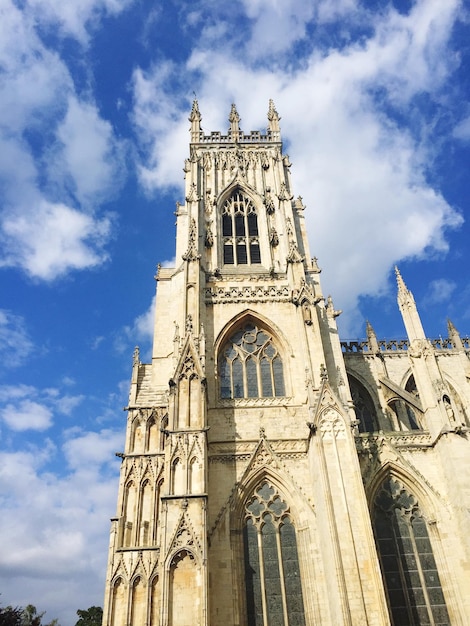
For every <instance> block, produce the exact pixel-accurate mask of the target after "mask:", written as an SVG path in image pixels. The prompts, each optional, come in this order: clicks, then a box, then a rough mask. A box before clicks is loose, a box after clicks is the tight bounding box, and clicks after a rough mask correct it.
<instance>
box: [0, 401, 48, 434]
mask: <svg viewBox="0 0 470 626" xmlns="http://www.w3.org/2000/svg"><path fill="white" fill-rule="evenodd" d="M0 418H1V419H2V420H3V421H4V422H5V423H6V424H7V425H8V426H9V427H10V428H11V429H12V430H16V431H24V430H39V431H43V430H47V429H48V428H49V427H50V426H52V411H51V410H50V409H48V408H47V407H46V406H44V405H43V404H38V403H37V402H32V401H31V400H22V401H21V402H19V403H18V404H16V405H13V404H7V405H6V406H5V407H3V408H2V409H1V410H0Z"/></svg>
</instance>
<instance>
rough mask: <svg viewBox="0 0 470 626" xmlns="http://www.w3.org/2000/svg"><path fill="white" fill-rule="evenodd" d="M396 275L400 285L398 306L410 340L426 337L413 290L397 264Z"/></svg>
mask: <svg viewBox="0 0 470 626" xmlns="http://www.w3.org/2000/svg"><path fill="white" fill-rule="evenodd" d="M395 275H396V277H397V285H398V294H397V301H398V306H399V307H400V311H401V315H402V317H403V322H404V324H405V329H406V334H407V335H408V339H409V340H410V342H411V341H414V340H415V339H426V335H425V334H424V330H423V325H422V324H421V318H420V317H419V313H418V309H417V307H416V302H415V299H414V297H413V294H412V293H411V291H410V290H409V289H408V288H407V286H406V285H405V281H404V280H403V278H402V276H401V274H400V270H399V269H398V267H397V266H395Z"/></svg>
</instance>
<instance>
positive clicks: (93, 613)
mask: <svg viewBox="0 0 470 626" xmlns="http://www.w3.org/2000/svg"><path fill="white" fill-rule="evenodd" d="M77 615H78V617H79V618H80V619H79V620H78V621H77V623H76V624H75V626H101V622H102V621H103V609H102V608H101V607H100V606H90V608H89V609H86V611H85V610H81V609H79V610H78V611H77Z"/></svg>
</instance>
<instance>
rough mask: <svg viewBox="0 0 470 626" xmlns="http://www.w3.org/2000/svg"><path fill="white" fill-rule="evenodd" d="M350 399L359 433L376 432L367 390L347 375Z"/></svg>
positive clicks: (373, 411)
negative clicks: (357, 421)
mask: <svg viewBox="0 0 470 626" xmlns="http://www.w3.org/2000/svg"><path fill="white" fill-rule="evenodd" d="M348 381H349V387H350V389H351V397H352V400H353V403H354V408H355V410H356V416H357V419H358V420H359V432H361V433H367V432H372V431H375V430H378V427H377V419H376V414H375V409H374V403H373V401H372V398H371V397H370V394H369V392H368V391H367V389H366V388H365V387H364V385H362V384H361V383H360V382H359V381H358V380H356V379H355V378H354V377H353V376H350V375H349V374H348Z"/></svg>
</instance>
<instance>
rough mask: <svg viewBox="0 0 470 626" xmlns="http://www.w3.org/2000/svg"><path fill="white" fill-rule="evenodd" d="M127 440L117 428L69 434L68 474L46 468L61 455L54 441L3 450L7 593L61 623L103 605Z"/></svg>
mask: <svg viewBox="0 0 470 626" xmlns="http://www.w3.org/2000/svg"><path fill="white" fill-rule="evenodd" d="M122 441H123V433H122V432H120V431H117V430H102V431H100V432H81V433H78V434H77V433H75V434H72V435H70V436H69V437H68V438H67V440H66V442H65V444H64V447H63V452H64V453H65V463H64V464H63V466H64V467H63V469H64V470H65V471H64V472H63V473H62V476H58V475H54V474H52V473H51V472H49V471H48V468H47V463H48V461H49V460H50V458H51V456H52V455H56V456H57V455H58V454H60V453H61V451H60V450H57V449H53V448H51V446H50V444H49V443H48V442H45V443H44V447H43V448H40V447H37V448H32V449H28V450H21V449H20V450H17V451H15V452H9V453H8V452H1V453H0V494H1V496H0V504H1V508H2V515H1V516H0V533H1V535H2V537H3V541H2V546H3V547H2V559H1V563H0V576H1V577H2V581H3V582H2V598H5V600H7V601H8V602H9V603H11V604H13V605H16V604H17V605H20V606H25V605H26V604H28V603H32V604H34V605H35V606H37V607H38V609H40V610H47V619H49V620H50V619H53V618H54V617H58V618H59V622H60V623H62V624H73V623H75V621H76V619H77V617H76V614H75V611H76V610H77V609H79V608H86V607H88V606H91V605H97V606H99V605H101V604H102V595H103V589H104V576H105V572H106V556H107V544H108V537H109V518H110V517H111V516H113V515H114V513H115V506H116V490H117V476H118V472H119V461H118V460H117V459H116V458H115V456H114V451H115V450H118V449H119V448H120V447H121V446H122ZM64 579H66V584H62V583H63V582H64ZM57 588H60V590H61V591H60V594H59V595H58V594H57ZM25 590H26V591H25Z"/></svg>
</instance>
